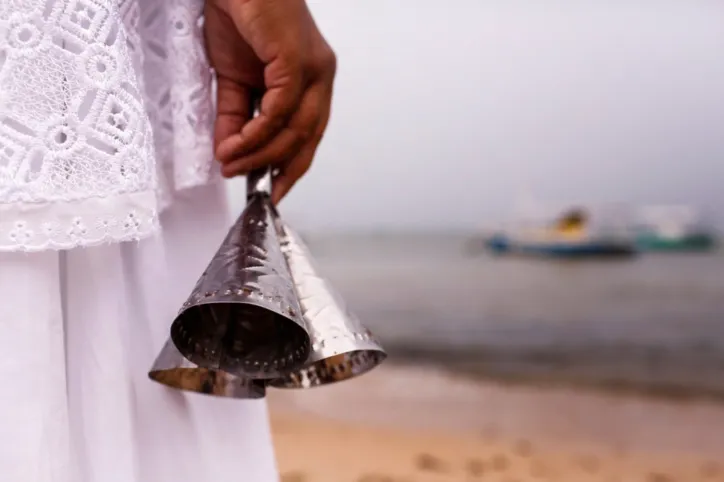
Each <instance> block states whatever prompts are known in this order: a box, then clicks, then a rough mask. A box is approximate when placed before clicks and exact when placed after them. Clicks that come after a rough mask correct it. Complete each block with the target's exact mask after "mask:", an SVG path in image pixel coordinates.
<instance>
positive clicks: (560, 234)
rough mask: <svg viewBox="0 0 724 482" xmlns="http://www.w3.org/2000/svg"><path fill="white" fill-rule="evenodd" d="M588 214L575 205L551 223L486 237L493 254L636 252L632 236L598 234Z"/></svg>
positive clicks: (569, 255) (618, 254)
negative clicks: (538, 227) (541, 226)
mask: <svg viewBox="0 0 724 482" xmlns="http://www.w3.org/2000/svg"><path fill="white" fill-rule="evenodd" d="M588 220H589V216H588V214H587V213H586V212H585V211H584V210H581V209H572V210H570V211H568V212H566V213H564V215H563V216H562V217H561V218H560V219H558V220H557V221H556V222H555V223H554V224H553V225H552V226H548V227H544V228H542V229H538V230H532V231H531V230H528V231H525V232H522V233H516V234H508V233H496V234H493V235H492V236H490V237H488V238H487V239H486V240H485V246H486V247H487V249H488V250H489V251H491V252H492V253H494V254H499V255H501V254H518V255H528V256H543V257H558V258H598V257H627V256H633V255H635V254H636V253H637V246H636V243H635V242H634V240H633V239H632V238H631V237H629V236H624V235H621V234H606V233H600V234H596V233H593V232H591V230H590V229H589V226H588Z"/></svg>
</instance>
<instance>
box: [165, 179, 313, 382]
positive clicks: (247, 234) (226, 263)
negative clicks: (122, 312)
mask: <svg viewBox="0 0 724 482" xmlns="http://www.w3.org/2000/svg"><path fill="white" fill-rule="evenodd" d="M277 216H278V215H277V214H276V211H275V210H274V207H273V206H272V204H271V200H270V199H269V196H268V195H266V194H265V193H258V194H257V195H254V196H252V197H251V198H250V200H249V202H248V204H247V206H246V208H245V209H244V212H243V213H242V214H241V216H240V217H239V219H238V220H237V221H236V223H235V224H234V226H233V227H232V228H231V230H230V231H229V234H228V235H227V237H226V239H225V240H224V242H223V243H222V245H221V247H220V248H219V250H218V252H217V253H216V255H215V256H214V257H213V259H212V260H211V263H210V264H209V266H208V267H207V269H206V271H205V272H204V273H203V275H202V276H201V278H200V279H199V281H198V282H197V284H196V286H195V287H194V289H193V291H192V293H191V296H189V298H188V300H187V302H186V303H185V304H184V305H183V307H182V308H181V311H180V312H179V315H178V316H177V317H176V320H175V321H174V322H173V324H172V326H171V338H172V340H173V342H174V344H175V345H176V347H177V348H178V350H179V352H181V353H182V354H183V355H184V356H185V357H186V358H187V359H188V360H189V361H191V362H192V363H195V364H197V365H199V366H200V367H202V368H207V369H215V370H222V371H225V372H228V373H231V374H233V375H238V376H241V377H247V378H273V377H278V376H282V375H283V374H285V373H288V372H289V371H291V370H294V369H296V368H299V367H301V366H303V364H304V362H305V360H307V358H308V356H309V350H310V338H309V334H308V332H307V330H306V322H305V321H304V319H303V317H302V315H301V308H300V305H299V300H298V299H297V296H296V293H295V290H294V285H293V281H292V278H291V274H290V272H289V268H288V266H287V263H286V261H285V257H284V255H283V254H282V252H281V245H280V239H279V235H278V233H277V229H276V227H275V224H276V220H275V218H276V217H277Z"/></svg>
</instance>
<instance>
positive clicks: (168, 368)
mask: <svg viewBox="0 0 724 482" xmlns="http://www.w3.org/2000/svg"><path fill="white" fill-rule="evenodd" d="M148 376H149V377H150V378H151V380H154V381H156V382H159V383H162V384H164V385H166V386H169V387H171V388H176V389H178V390H185V391H190V392H197V393H203V394H206V395H214V396H217V397H228V398H240V399H259V398H264V395H265V394H266V385H265V383H264V382H263V381H260V380H251V379H246V378H241V377H237V376H234V375H231V374H229V373H226V372H222V371H220V370H208V369H206V368H201V367H199V366H198V365H195V364H193V363H191V362H190V361H188V360H187V359H186V358H184V356H183V355H182V354H181V353H179V351H178V350H177V349H176V346H175V345H174V344H173V342H172V341H171V340H169V341H167V342H166V344H165V345H164V347H163V349H162V350H161V353H160V354H159V355H158V358H156V361H155V362H154V364H153V367H152V368H151V371H150V372H148Z"/></svg>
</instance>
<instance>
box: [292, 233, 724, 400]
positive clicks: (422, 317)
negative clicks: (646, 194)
mask: <svg viewBox="0 0 724 482" xmlns="http://www.w3.org/2000/svg"><path fill="white" fill-rule="evenodd" d="M303 236H304V238H305V239H306V241H307V243H308V245H309V248H310V250H311V251H312V253H313V254H314V255H315V259H316V263H317V266H318V269H319V270H320V271H321V273H322V274H323V275H325V276H326V277H327V278H329V279H330V280H331V281H332V283H333V285H334V286H335V287H336V289H337V290H338V291H339V292H340V293H341V294H342V295H343V296H344V298H345V299H346V301H347V303H348V305H349V308H350V309H352V310H353V311H354V312H355V313H356V314H357V315H358V316H359V318H360V319H361V320H362V321H363V322H364V323H365V324H366V325H367V326H368V327H369V328H370V329H371V330H372V331H373V332H374V333H375V334H376V335H378V337H379V338H380V339H381V340H382V342H383V344H384V346H385V348H386V349H387V350H388V351H389V354H390V359H389V360H390V362H391V363H398V364H415V365H421V366H430V367H435V368H436V369H439V368H443V369H444V370H447V371H449V372H450V373H453V374H458V375H461V376H466V377H474V378H480V379H485V380H495V381H497V382H500V383H520V384H537V385H566V386H575V387H580V388H585V389H591V390H607V391H616V392H636V393H638V394H647V395H651V396H655V397H674V398H699V397H704V398H710V399H715V400H718V401H722V402H724V252H722V251H717V252H714V253H666V254H663V253H661V254H653V253H651V254H641V255H638V256H637V257H634V258H629V259H618V260H611V259H609V260H553V259H532V258H516V257H496V256H491V255H489V254H486V253H485V251H484V250H483V249H482V241H481V240H480V239H478V238H477V237H476V236H475V235H470V234H467V233H455V234H450V233H395V234H391V233H356V234H330V233H303Z"/></svg>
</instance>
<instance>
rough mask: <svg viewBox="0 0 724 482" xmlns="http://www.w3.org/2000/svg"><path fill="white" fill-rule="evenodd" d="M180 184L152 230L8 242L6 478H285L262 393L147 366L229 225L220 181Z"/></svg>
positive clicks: (222, 481) (1, 369) (2, 392)
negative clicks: (154, 376) (64, 242)
mask: <svg viewBox="0 0 724 482" xmlns="http://www.w3.org/2000/svg"><path fill="white" fill-rule="evenodd" d="M177 197H178V198H177V199H175V200H174V203H173V205H172V206H171V207H170V208H169V209H168V210H167V211H166V212H164V213H163V214H162V218H161V223H162V227H163V230H162V234H160V235H158V236H157V237H155V238H153V239H148V240H144V241H141V242H139V243H123V244H112V245H106V246H99V247H93V248H79V249H75V250H71V251H66V252H51V251H46V252H40V253H32V254H25V253H0V294H1V295H2V297H1V298H0V337H2V340H3V347H2V349H1V350H0V381H1V382H2V384H3V387H2V388H0V473H1V474H2V475H1V476H0V479H1V480H2V481H7V482H202V481H213V482H227V481H228V482H232V481H233V482H247V481H248V482H274V481H277V480H278V475H277V471H276V466H275V465H276V464H275V460H274V453H273V447H272V442H271V434H270V429H269V421H268V413H267V408H266V403H265V402H264V401H263V400H259V401H240V400H226V399H219V398H213V397H209V396H206V395H200V394H188V393H182V392H179V391H176V390H173V389H170V388H166V387H165V386H162V385H159V384H156V383H155V382H152V381H150V380H149V379H148V377H147V372H148V369H149V368H150V367H151V364H152V363H153V361H154V358H155V357H156V355H157V354H158V352H159V350H160V349H161V347H162V346H163V343H164V342H165V340H166V339H167V337H168V332H169V327H170V323H171V321H172V320H173V317H174V315H175V313H176V311H177V310H178V308H179V307H180V306H181V304H182V303H183V301H184V300H185V297H186V296H187V295H188V294H189V293H190V291H191V289H192V288H193V285H194V283H195V282H196V280H197V278H198V277H199V276H200V274H201V273H202V271H203V270H204V268H205V267H206V264H207V263H208V261H209V260H210V259H211V256H212V255H213V254H214V252H215V250H216V248H217V247H218V245H219V243H220V242H221V240H222V239H223V237H224V235H225V234H226V231H227V229H228V227H229V221H228V220H229V217H228V213H227V208H226V201H225V199H224V192H223V189H222V186H219V185H210V186H203V187H199V188H192V189H189V190H185V191H182V192H180V193H178V194H177Z"/></svg>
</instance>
